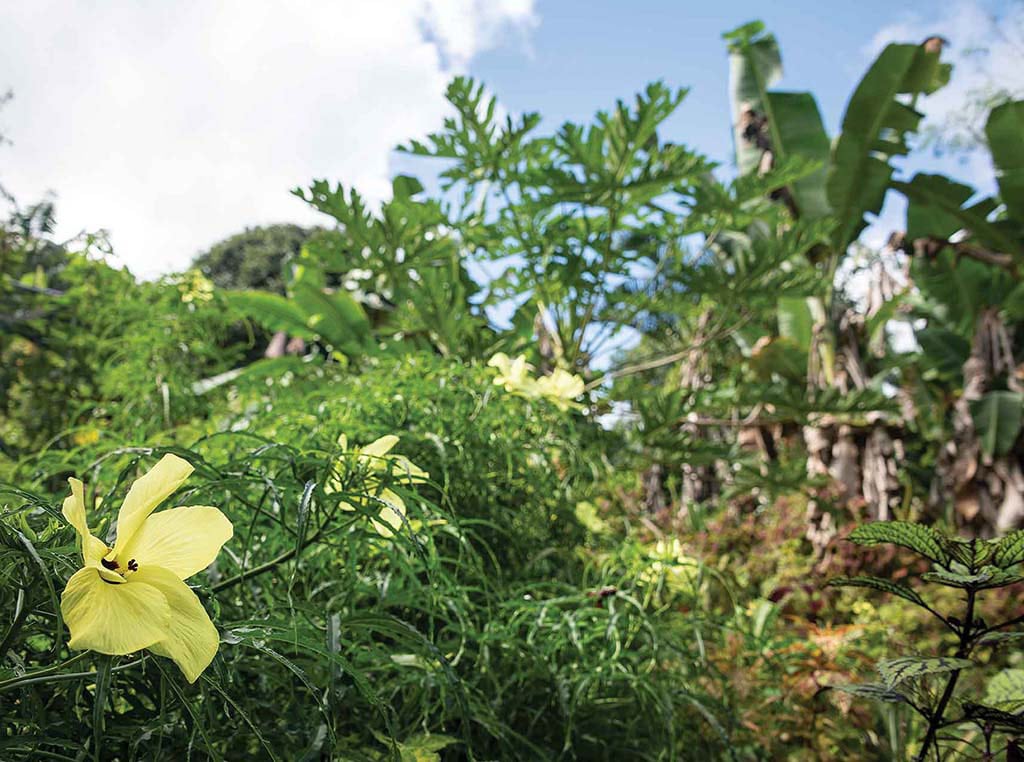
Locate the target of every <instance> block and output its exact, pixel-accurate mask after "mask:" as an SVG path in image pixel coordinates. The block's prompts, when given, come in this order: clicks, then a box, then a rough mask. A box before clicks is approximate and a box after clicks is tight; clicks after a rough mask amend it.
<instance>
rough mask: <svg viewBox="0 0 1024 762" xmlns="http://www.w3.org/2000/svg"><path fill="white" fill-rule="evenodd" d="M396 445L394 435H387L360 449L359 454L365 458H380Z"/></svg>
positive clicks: (396, 441) (396, 440) (396, 438)
mask: <svg viewBox="0 0 1024 762" xmlns="http://www.w3.org/2000/svg"><path fill="white" fill-rule="evenodd" d="M396 444H398V437H396V436H395V435H394V434H388V435H386V436H383V437H381V438H380V439H375V440H374V441H372V442H370V444H368V445H366V447H363V448H361V449H360V451H359V452H360V453H361V454H362V455H363V456H364V457H366V458H380V457H382V456H384V455H387V454H388V453H389V452H391V448H392V447H394V446H395V445H396Z"/></svg>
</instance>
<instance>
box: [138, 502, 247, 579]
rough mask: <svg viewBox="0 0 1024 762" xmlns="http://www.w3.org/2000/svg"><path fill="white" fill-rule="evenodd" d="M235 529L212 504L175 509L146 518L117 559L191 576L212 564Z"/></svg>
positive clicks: (182, 576) (185, 576)
mask: <svg viewBox="0 0 1024 762" xmlns="http://www.w3.org/2000/svg"><path fill="white" fill-rule="evenodd" d="M233 531H234V530H233V528H232V526H231V522H230V521H229V520H228V518H227V516H225V515H224V514H223V513H221V512H220V510H219V509H217V508H214V507H212V506H208V505H187V506H185V507H183V508H172V509H171V510H169V511H160V512H159V513H154V514H153V515H151V516H150V517H149V518H147V519H146V520H145V521H144V522H143V524H142V526H141V527H139V529H138V531H136V532H135V534H133V535H132V538H131V539H130V540H129V541H128V542H127V543H126V544H125V546H124V550H123V551H122V552H121V555H120V556H118V558H120V559H122V560H123V563H127V562H128V561H130V560H132V559H134V560H135V561H136V563H138V565H139V567H140V568H146V567H147V566H150V565H153V566H159V567H162V568H164V569H167V570H169V571H172V572H174V573H175V574H177V575H178V577H179V578H181V579H188V578H189V577H191V576H192V575H193V574H195V573H196V572H199V571H202V570H203V569H205V568H206V567H207V566H209V565H210V564H211V563H213V559H214V558H216V557H217V552H218V551H219V550H220V548H221V546H222V545H223V544H224V543H226V542H227V541H228V540H230V539H231V535H232V533H233Z"/></svg>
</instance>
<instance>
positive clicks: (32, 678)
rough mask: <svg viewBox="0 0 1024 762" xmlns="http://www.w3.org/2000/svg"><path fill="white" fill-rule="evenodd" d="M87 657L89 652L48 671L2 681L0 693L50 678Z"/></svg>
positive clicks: (43, 670)
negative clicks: (39, 679) (40, 679)
mask: <svg viewBox="0 0 1024 762" xmlns="http://www.w3.org/2000/svg"><path fill="white" fill-rule="evenodd" d="M87 656H89V652H88V651H82V653H80V654H77V655H75V656H72V657H71V658H70V659H68V660H67V661H62V662H61V663H60V664H54V665H53V666H52V667H47V668H46V669H39V670H36V671H35V672H28V673H26V674H24V675H20V676H19V677H12V678H10V679H9V680H3V681H0V692H2V691H6V690H9V689H10V688H17V687H18V686H19V685H24V684H27V683H30V682H36V680H37V679H38V678H44V677H49V676H50V675H55V674H57V673H59V672H60V671H61V670H62V669H64V668H65V667H68V666H70V665H72V664H77V663H78V662H80V661H82V660H83V659H85V658H86V657H87Z"/></svg>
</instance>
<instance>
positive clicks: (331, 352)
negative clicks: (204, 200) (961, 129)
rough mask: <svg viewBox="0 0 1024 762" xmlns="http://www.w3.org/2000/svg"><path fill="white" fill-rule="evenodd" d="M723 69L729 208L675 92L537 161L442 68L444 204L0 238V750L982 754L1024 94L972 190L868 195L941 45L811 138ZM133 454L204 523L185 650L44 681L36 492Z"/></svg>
mask: <svg viewBox="0 0 1024 762" xmlns="http://www.w3.org/2000/svg"><path fill="white" fill-rule="evenodd" d="M725 44H726V47H727V49H728V53H729V56H730V67H731V73H732V86H731V97H732V101H733V124H734V137H735V145H736V157H735V158H736V162H735V163H736V168H737V170H738V172H737V174H736V176H735V177H733V178H732V179H730V180H728V181H725V180H723V179H722V176H723V175H727V174H728V173H727V172H723V171H722V170H720V168H718V167H717V165H716V164H715V162H713V161H712V160H711V159H709V158H708V157H704V156H701V155H700V154H698V153H697V152H695V151H692V150H690V149H689V148H687V147H685V146H684V145H683V144H681V143H680V142H679V141H677V140H675V139H674V138H670V136H668V135H666V134H665V126H664V122H665V121H666V120H667V119H668V118H669V117H670V116H671V115H672V114H673V113H674V112H675V111H676V109H677V108H679V107H680V106H681V104H683V103H684V99H685V91H673V90H670V89H669V88H667V87H666V86H664V85H663V84H660V83H654V84H651V85H649V86H648V87H647V88H646V89H645V90H644V91H643V92H641V93H639V94H638V95H637V96H636V98H635V100H634V101H633V102H632V103H629V104H627V103H624V102H620V103H617V104H615V106H614V107H613V108H611V109H609V110H607V111H602V112H599V113H598V114H597V115H596V117H595V119H594V120H593V121H592V122H591V123H588V124H572V123H569V124H565V125H562V126H561V127H559V128H558V129H556V130H555V131H554V132H552V133H547V132H544V131H543V130H542V128H541V119H540V117H539V115H536V114H525V115H522V116H518V117H499V116H498V115H499V113H501V112H500V109H499V107H498V105H497V102H496V100H495V99H493V98H491V97H490V96H489V95H488V94H487V93H486V92H485V91H484V89H483V87H482V86H481V85H479V84H478V83H475V82H473V81H471V80H468V79H456V80H455V81H454V82H453V83H452V84H451V86H450V88H449V92H448V97H449V100H450V101H451V106H452V109H451V116H450V117H449V118H448V119H447V120H446V121H445V123H444V125H443V127H442V128H441V129H440V130H439V131H438V132H437V133H435V134H433V135H430V136H429V137H428V138H426V139H424V140H422V141H417V142H412V143H411V144H409V145H408V146H406V147H404V148H403V149H402V150H404V151H406V152H408V153H409V154H411V155H413V156H416V157H420V159H419V160H418V161H422V162H423V166H424V171H437V172H439V174H440V179H441V185H442V192H441V193H440V194H438V195H436V196H432V195H430V194H428V193H426V191H425V189H424V186H423V185H422V184H421V183H420V182H419V181H418V180H417V179H415V178H414V177H411V176H404V175H402V176H398V177H396V178H394V181H393V194H392V198H391V199H390V200H388V201H387V202H385V203H384V204H382V205H381V206H379V207H374V206H371V205H368V204H367V203H366V202H365V201H364V200H363V199H362V197H361V196H360V195H359V194H358V192H357V191H355V190H354V189H351V188H346V187H345V186H343V185H341V184H333V183H329V182H327V181H325V180H316V181H314V182H313V183H312V184H311V185H310V187H309V188H308V189H298V190H296V191H295V193H296V195H298V196H300V197H302V198H303V199H305V200H306V201H307V202H308V203H310V204H311V205H312V206H313V207H314V208H315V209H317V210H319V211H320V212H323V213H324V214H325V215H326V217H325V219H327V220H328V222H329V227H324V228H322V229H317V230H315V231H309V230H305V229H302V228H298V227H296V226H273V227H269V228H255V229H251V230H248V231H246V232H244V233H242V234H239V235H238V236H234V237H232V238H230V239H228V240H227V241H224V242H222V243H220V244H218V245H216V246H215V247H213V248H212V249H211V250H210V251H209V252H208V253H206V254H204V255H202V256H201V257H200V258H199V259H197V261H196V263H195V268H194V269H192V270H190V271H188V272H186V273H184V274H181V275H175V276H169V277H166V278H164V279H162V280H160V281H157V282H138V281H137V280H136V279H135V278H134V277H133V276H132V275H131V274H130V273H129V272H127V271H126V270H118V269H115V268H113V267H111V266H110V265H109V264H107V263H106V261H105V260H104V257H103V242H102V241H101V240H98V239H90V238H86V239H83V240H79V241H75V242H71V243H65V244H59V243H57V242H55V241H53V240H52V234H51V231H52V215H53V209H52V207H51V206H50V205H48V204H40V205H37V206H34V207H29V208H28V209H24V210H23V209H18V208H14V209H13V210H12V213H11V216H10V218H9V219H8V220H7V221H6V222H5V223H4V225H3V228H2V230H0V257H2V260H0V261H2V263H3V266H2V278H3V279H2V281H0V299H2V303H0V327H2V329H3V331H2V334H0V358H2V367H0V445H2V448H0V450H2V455H0V482H2V483H3V486H0V611H2V612H4V613H3V616H2V618H0V759H4V760H6V759H12V760H21V759H26V760H27V759H39V758H47V759H68V760H71V759H110V760H113V759H117V760H130V759H167V760H179V759H205V758H213V759H229V760H233V759H280V760H285V759H289V760H290V759H307V760H311V759H339V760H342V759H344V760H348V759H352V760H384V759H397V760H402V762H411V761H413V760H422V761H425V762H430V760H457V759H475V760H490V759H501V760H505V759H509V760H518V759H542V760H543V759H551V760H554V759H559V760H571V759H575V760H620V759H642V760H672V759H733V760H740V759H764V760H769V759H793V760H798V759H823V760H828V759H835V760H840V759H841V760H847V759H865V760H882V759H899V758H913V757H914V756H916V757H918V758H920V759H925V758H931V756H932V755H934V756H935V758H937V759H973V758H979V757H981V756H982V755H985V754H988V755H989V757H986V758H996V757H997V756H1000V755H1002V756H1005V757H1008V758H1010V759H1013V758H1014V757H1013V756H1012V754H1014V753H1016V754H1019V753H1020V752H1019V750H1017V749H1016V746H1015V744H1016V743H1017V742H1016V741H1015V739H1019V738H1020V736H1021V734H1022V725H1021V712H1022V711H1024V692H1022V684H1024V681H1022V680H1021V675H1020V673H1021V669H1020V667H1021V664H1020V655H1019V653H1018V652H1017V651H1016V650H1015V649H1014V648H1013V644H1014V643H1015V642H1016V641H1015V640H1014V638H1015V637H1016V633H1014V632H1013V631H1012V625H1014V624H1018V623H1019V622H1020V616H1021V612H1020V602H1019V592H1020V589H1021V587H1022V585H1024V583H1022V582H1021V577H1020V574H1019V573H1020V570H1021V564H1022V563H1024V553H1022V551H1021V548H1022V547H1024V545H1022V542H1021V539H1020V537H1021V535H1020V526H1021V525H1022V524H1024V470H1022V469H1024V437H1022V436H1021V429H1022V409H1024V365H1021V364H1020V362H1019V358H1021V357H1022V356H1024V330H1022V323H1024V286H1022V284H1021V270H1022V267H1024V193H1022V189H1024V181H1022V177H1024V175H1022V172H1024V169H1022V166H1024V163H1022V162H1024V130H1022V125H1024V103H1021V102H1015V101H1007V102H1003V103H1001V104H1000V105H998V107H997V108H995V109H994V110H993V111H992V113H991V114H990V115H989V116H988V117H987V120H986V125H987V128H986V140H987V148H988V150H989V151H990V153H991V156H992V159H993V165H994V167H995V169H996V175H995V178H994V180H995V183H996V184H997V185H998V189H999V193H998V196H996V197H993V198H985V199H981V198H978V197H977V194H976V192H975V191H974V189H972V188H969V187H967V186H965V185H963V184H960V183H958V182H956V181H954V180H951V179H949V178H947V177H945V176H941V175H934V174H926V173H921V174H917V175H914V176H913V177H910V178H907V177H904V176H903V174H902V173H901V172H900V171H899V169H898V166H897V165H896V164H895V163H894V162H896V161H898V159H899V157H901V156H903V155H905V154H907V153H908V152H909V151H910V150H911V148H912V146H913V141H914V135H915V133H916V130H917V128H918V126H919V122H920V120H921V113H920V112H919V111H918V110H917V109H918V108H919V107H921V104H922V103H923V102H924V101H925V100H926V98H927V96H928V95H929V94H930V93H933V92H935V91H936V90H938V89H939V88H941V87H942V86H943V85H944V84H945V83H946V82H947V81H948V80H949V78H950V76H951V72H950V69H949V67H948V66H947V65H945V64H943V63H942V61H941V47H942V44H941V41H939V40H934V39H933V40H928V41H926V42H925V43H924V44H922V45H900V44H894V45H890V46H888V47H887V48H886V49H885V50H884V51H883V52H882V53H881V54H880V56H879V57H878V59H877V60H876V61H875V62H874V63H873V64H872V66H871V67H870V69H869V70H868V72H867V73H866V74H865V76H864V77H863V79H862V80H861V82H860V84H859V85H858V87H857V88H856V90H855V91H854V93H853V94H852V96H851V98H850V100H849V104H848V107H847V110H846V113H845V116H844V118H843V121H842V131H841V133H840V134H839V135H838V136H835V138H831V137H830V136H829V135H827V133H826V132H825V130H824V127H823V124H822V120H821V117H820V115H819V112H818V107H817V104H816V101H815V99H814V97H813V96H812V95H810V94H809V93H802V92H791V91H782V90H778V89H776V86H777V84H778V81H779V80H780V78H781V74H782V66H781V54H780V51H779V47H778V44H777V42H776V40H775V38H774V37H773V36H772V35H770V34H768V33H767V32H766V31H765V30H764V28H763V27H762V26H761V25H760V24H756V23H755V24H750V25H747V26H744V27H741V28H740V29H737V30H735V31H733V32H731V33H729V34H727V35H726V36H725ZM953 76H955V74H954V75H953ZM683 137H685V136H683ZM893 193H895V194H901V195H902V196H903V198H905V199H906V201H907V206H906V220H905V225H903V229H902V230H899V231H894V235H893V236H892V238H891V239H890V243H889V245H888V246H887V247H885V249H884V250H881V251H873V250H871V249H869V248H867V247H866V246H865V245H864V244H863V243H861V242H860V237H861V234H862V233H863V231H864V229H865V227H866V225H867V224H868V223H869V221H870V220H871V218H872V216H873V215H875V214H877V213H878V212H879V211H880V209H881V206H882V203H883V199H884V198H885V197H886V194H893ZM326 224H328V223H325V225H326ZM483 272H487V273H490V277H488V278H486V279H484V278H481V277H480V274H481V273H483ZM474 275H476V276H477V277H474ZM865 283H866V284H867V285H866V286H865V285H864V284H865ZM910 337H913V341H911V340H909V339H910ZM622 346H628V347H629V348H628V349H618V350H616V349H614V348H615V347H622ZM390 436H395V437H397V441H394V440H390V439H387V440H385V439H382V438H388V437H390ZM382 441H388V442H389V443H390V446H392V447H393V449H392V450H391V451H390V452H391V455H390V456H389V457H390V459H386V458H383V457H381V458H379V460H377V461H374V460H372V459H368V458H367V457H364V455H363V454H362V450H361V448H371V449H372V445H371V443H374V444H379V443H380V442H382ZM166 453H174V454H176V455H178V456H180V457H181V458H184V459H185V460H186V461H188V462H189V463H191V464H192V465H193V466H194V467H195V473H194V474H193V475H192V476H191V478H190V479H189V480H188V482H187V483H186V484H185V485H184V486H182V487H181V488H180V489H179V490H178V492H177V493H176V496H175V497H174V498H173V501H172V502H173V504H174V505H192V506H200V505H205V506H216V507H218V508H219V509H220V510H221V511H222V512H223V513H224V515H225V516H227V518H228V519H230V521H231V523H232V524H233V527H234V535H233V537H232V538H231V540H230V541H229V542H228V543H227V544H226V545H225V546H224V548H223V550H222V551H221V552H220V553H219V555H217V557H216V560H215V561H214V563H213V564H212V565H211V566H209V568H207V569H206V570H205V571H202V572H200V573H199V574H196V575H195V576H192V577H191V578H189V579H188V583H189V584H190V585H192V587H193V590H194V591H195V592H196V593H197V594H198V596H199V599H200V601H201V602H202V604H203V605H204V606H205V609H206V611H207V612H208V613H209V615H210V616H211V618H212V621H213V623H214V624H215V626H216V628H217V630H218V633H219V638H220V641H219V648H218V651H217V656H216V657H215V658H214V660H213V662H212V663H211V664H210V666H209V667H208V668H207V669H206V670H205V671H204V672H203V673H202V675H201V676H200V678H199V679H198V680H197V681H196V682H194V683H189V682H188V680H187V679H186V678H185V677H184V676H183V674H182V673H181V672H180V671H179V670H178V669H177V667H175V665H174V663H173V662H172V661H170V660H168V659H167V658H165V657H164V656H162V655H158V654H157V653H154V651H153V650H152V649H149V650H143V651H135V652H131V653H118V654H110V655H104V654H99V653H95V652H93V651H78V650H75V649H71V648H69V647H68V641H69V632H68V629H69V628H68V625H67V622H66V621H65V616H64V614H63V613H62V608H61V603H60V601H61V594H62V591H63V590H64V588H65V585H66V584H67V582H68V579H69V577H71V575H72V574H74V573H76V572H77V571H78V570H79V569H80V568H81V567H82V563H83V562H82V561H81V558H82V555H81V553H80V550H79V547H78V542H77V540H76V532H75V530H74V529H73V528H72V526H70V525H69V523H68V520H67V515H66V514H65V515H62V513H61V505H62V501H63V500H64V498H65V497H66V496H67V494H68V486H67V478H68V477H69V476H73V477H77V478H80V479H82V480H83V481H84V482H85V498H84V502H85V506H86V510H87V515H88V522H89V526H90V527H92V528H93V530H94V533H95V534H96V536H97V537H99V538H100V540H101V541H106V542H107V543H108V544H109V542H110V541H111V539H112V537H113V535H114V533H115V531H116V529H117V527H115V526H114V516H115V511H116V510H117V507H118V506H119V505H120V504H121V503H122V501H123V500H124V498H125V495H126V493H127V492H128V489H129V485H130V484H131V483H132V482H133V481H134V480H135V479H136V478H137V477H139V476H140V475H141V474H142V473H143V472H145V471H146V470H147V469H148V468H149V467H151V466H152V465H153V464H154V463H155V462H157V460H158V458H159V457H160V456H162V455H165V454H166ZM410 464H414V465H415V467H417V468H418V469H422V470H423V471H425V472H426V474H428V475H429V476H427V477H423V478H419V477H417V478H412V471H411V470H410ZM403 469H404V470H403ZM417 473H418V472H417ZM397 508H401V509H402V510H399V511H397V513H396V510H397ZM388 512H390V514H389V513H388ZM387 515H395V516H398V517H399V519H398V521H397V522H396V523H395V524H393V525H392V529H393V531H391V530H387V528H386V527H385V528H384V529H383V530H382V528H381V527H382V522H384V521H385V516H387ZM854 525H859V526H858V528H857V529H855V530H853V531H852V533H851V532H850V531H849V530H851V529H852V527H853V526H854ZM847 536H848V539H849V540H850V541H852V542H847V540H846V538H847ZM999 538H1001V539H999ZM855 544H859V545H862V546H869V547H871V549H870V550H868V551H866V552H865V551H861V550H859V549H857V548H855V547H853V546H854V545H855ZM875 546H877V547H875ZM922 557H923V559H925V560H922ZM114 566H115V567H116V564H114ZM97 568H98V567H97ZM105 568H106V569H107V570H111V567H110V566H105ZM101 571H102V570H101ZM133 571H134V570H133ZM862 572H867V573H869V574H870V575H872V576H864V575H863V574H862ZM918 577H919V578H920V580H921V581H923V582H925V583H928V584H929V585H930V586H931V587H933V588H934V591H932V590H929V592H928V593H927V594H923V593H922V592H920V591H919V590H918V587H917V586H916V583H915V584H914V585H912V584H911V583H910V580H911V579H916V578H918ZM102 579H106V577H103V578H102ZM107 581H109V580H107ZM830 581H831V582H832V583H833V584H831V585H830V584H828V583H829V582H830ZM100 587H101V588H102V587H103V585H102V584H101V585H100ZM989 591H991V592H989ZM983 593H984V594H983ZM111 626H112V627H113V626H117V625H116V623H112V624H111ZM950 635H952V636H953V638H949V636H950ZM149 642H152V641H149ZM876 664H877V666H878V670H879V672H880V676H881V682H877V681H875V682H864V680H865V679H870V678H868V675H870V674H871V671H872V669H873V668H874V667H875V665H876ZM830 689H835V690H830ZM864 698H868V699H879V700H880V701H878V702H877V703H872V702H868V701H862V700H861V699H864Z"/></svg>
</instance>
